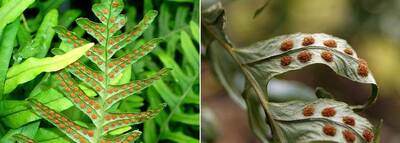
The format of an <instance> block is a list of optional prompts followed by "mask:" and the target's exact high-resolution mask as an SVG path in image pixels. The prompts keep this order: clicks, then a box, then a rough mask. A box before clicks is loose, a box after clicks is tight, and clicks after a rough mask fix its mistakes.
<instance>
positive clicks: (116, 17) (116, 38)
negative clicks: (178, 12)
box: [31, 0, 169, 143]
mask: <svg viewBox="0 0 400 143" xmlns="http://www.w3.org/2000/svg"><path fill="white" fill-rule="evenodd" d="M123 7H124V4H123V0H102V2H101V3H99V4H95V5H93V7H92V11H93V12H94V14H95V15H96V16H97V18H98V19H99V20H100V23H98V22H93V21H91V20H89V19H87V18H79V19H77V20H76V22H77V24H78V25H79V26H80V27H81V28H83V29H84V30H85V31H87V33H88V34H90V35H91V36H93V37H94V38H95V39H96V40H97V41H98V44H96V45H95V46H94V47H93V48H91V49H89V50H88V51H87V52H86V54H85V56H84V57H85V58H87V59H89V60H90V61H91V62H92V63H94V64H93V65H95V66H96V67H98V68H97V69H98V70H95V68H92V67H90V66H89V64H88V62H89V61H87V62H83V61H84V60H78V61H76V62H75V63H73V64H71V65H69V66H68V67H67V68H65V69H64V70H62V71H59V72H57V73H55V75H54V76H53V77H54V81H56V82H57V85H58V86H56V87H57V89H58V90H59V91H60V92H62V93H63V94H64V95H65V96H66V97H67V98H68V99H69V100H71V101H72V103H73V104H74V105H75V106H76V107H77V108H78V109H79V110H81V111H82V112H83V113H85V114H86V115H87V116H88V117H89V118H90V119H91V120H92V123H93V125H92V126H89V127H88V128H86V127H83V126H81V125H78V124H76V123H75V122H74V121H72V120H70V119H68V117H65V116H64V115H62V114H61V113H58V112H56V111H54V110H53V109H50V108H49V107H47V106H45V105H44V104H42V103H40V102H38V101H35V100H32V102H31V103H32V107H33V109H34V110H35V111H36V112H37V113H38V114H39V115H40V116H42V117H43V118H44V119H46V120H48V121H49V122H50V123H52V124H53V125H55V126H56V127H57V128H59V129H60V130H61V131H62V132H63V133H65V134H66V135H67V136H68V137H69V138H71V139H72V140H73V141H75V142H80V143H98V142H101V143H103V142H107V143H108V142H124V143H125V142H132V141H134V140H136V139H137V138H138V137H139V136H140V134H141V132H140V131H138V130H134V131H130V132H128V133H124V134H122V135H118V136H111V135H108V134H107V133H108V132H110V131H112V130H114V129H118V128H121V127H125V126H130V125H135V124H139V123H141V122H143V121H146V120H149V119H151V118H153V117H154V116H156V115H157V114H158V113H159V112H161V111H162V109H163V107H164V106H165V105H164V104H163V105H160V107H159V108H156V109H152V110H149V111H146V112H141V113H113V112H110V111H109V110H108V109H109V108H110V107H112V106H113V105H114V104H116V103H118V102H119V101H121V100H122V99H124V98H126V97H128V96H130V95H132V94H135V93H139V92H140V91H141V90H143V89H145V88H146V87H148V86H150V85H152V83H153V82H154V81H156V80H159V79H160V78H161V77H163V76H165V75H166V74H167V72H168V71H169V69H162V70H160V71H159V72H158V73H157V74H156V75H154V76H152V77H150V78H147V79H143V80H135V81H131V82H130V83H127V84H122V85H113V84H111V83H112V81H114V80H116V79H117V77H118V76H119V75H120V74H121V73H122V71H124V70H130V69H127V67H129V66H128V65H130V64H133V63H135V62H136V61H137V60H139V59H140V58H141V57H143V56H145V55H147V54H148V53H150V52H151V51H152V50H153V49H154V48H155V47H157V45H158V43H159V42H161V40H160V39H153V40H150V41H148V42H146V43H145V44H143V45H142V46H141V47H140V48H138V49H134V50H133V51H132V52H131V53H127V54H125V55H123V56H120V57H118V58H114V54H115V53H116V52H117V51H118V50H120V49H122V48H124V47H125V46H126V45H128V44H129V43H131V42H133V41H135V40H136V39H137V38H138V37H139V36H140V35H141V34H142V33H143V32H144V31H145V30H146V28H147V27H148V26H149V25H150V24H151V23H152V22H153V20H154V19H155V17H156V15H157V11H149V12H148V13H146V14H145V16H144V18H143V20H142V21H141V22H140V23H139V24H138V25H136V27H134V29H133V30H132V31H127V32H125V33H122V34H120V35H116V33H117V32H118V31H119V29H121V28H122V27H123V26H124V25H125V23H126V21H127V18H126V16H124V15H122V14H120V13H121V11H122V9H123ZM55 31H56V32H57V33H58V35H59V37H60V38H61V39H62V40H63V41H64V42H65V43H67V44H68V45H71V46H73V47H74V48H75V47H79V46H81V45H84V44H86V43H89V41H87V40H85V39H82V38H79V37H78V36H76V35H75V34H74V33H73V32H70V31H68V30H67V29H66V28H64V27H60V26H59V27H56V28H55ZM73 77H75V78H73ZM76 79H79V81H82V82H83V83H85V84H86V85H87V86H88V87H91V88H92V89H93V90H95V91H96V92H97V95H98V96H94V97H89V96H88V95H86V94H85V92H83V90H81V89H80V87H79V85H78V82H79V81H78V80H76Z"/></svg>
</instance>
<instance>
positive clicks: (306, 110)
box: [303, 105, 315, 116]
mask: <svg viewBox="0 0 400 143" xmlns="http://www.w3.org/2000/svg"><path fill="white" fill-rule="evenodd" d="M314 111H315V109H314V106H312V105H306V106H305V107H304V108H303V115H304V116H312V115H313V114H314Z"/></svg>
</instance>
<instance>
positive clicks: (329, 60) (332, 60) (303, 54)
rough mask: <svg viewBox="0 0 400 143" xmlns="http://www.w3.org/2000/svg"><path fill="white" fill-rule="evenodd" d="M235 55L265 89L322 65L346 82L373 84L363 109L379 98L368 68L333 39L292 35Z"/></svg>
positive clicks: (273, 39)
mask: <svg viewBox="0 0 400 143" xmlns="http://www.w3.org/2000/svg"><path fill="white" fill-rule="evenodd" d="M234 51H235V53H237V55H238V57H239V58H240V61H241V62H243V63H244V64H245V65H246V67H248V68H249V69H250V71H251V72H252V73H253V75H254V76H255V77H256V78H257V80H259V83H260V84H261V85H262V87H266V84H267V82H268V81H269V80H271V79H272V78H273V77H275V76H277V75H280V74H283V73H286V72H289V71H293V70H299V69H302V68H304V67H306V66H309V65H313V64H323V65H326V66H328V67H330V68H331V69H332V70H333V71H335V72H336V74H338V75H340V76H343V77H345V78H347V79H350V80H352V81H355V82H359V83H364V84H371V86H372V93H371V97H370V98H369V100H368V102H367V103H366V104H365V105H364V106H363V107H365V106H368V105H370V104H372V103H373V102H374V101H375V100H376V98H377V95H378V94H377V85H376V81H375V79H374V77H373V75H372V73H371V71H370V70H369V69H368V64H367V63H366V62H365V61H364V60H362V59H360V58H358V56H357V54H356V52H355V51H354V49H353V48H351V46H350V45H349V44H348V43H347V42H346V41H345V40H342V39H340V38H337V37H334V36H331V35H327V34H305V33H297V34H290V35H284V36H279V37H275V38H272V39H270V40H266V41H261V42H257V43H255V44H252V45H250V46H248V47H243V48H236V49H234Z"/></svg>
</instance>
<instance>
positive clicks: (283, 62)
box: [281, 56, 292, 66]
mask: <svg viewBox="0 0 400 143" xmlns="http://www.w3.org/2000/svg"><path fill="white" fill-rule="evenodd" d="M291 62H292V57H290V56H283V57H282V58H281V65H282V66H287V65H289V64H290V63H291Z"/></svg>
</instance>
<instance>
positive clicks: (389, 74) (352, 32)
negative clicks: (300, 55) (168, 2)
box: [202, 0, 400, 143]
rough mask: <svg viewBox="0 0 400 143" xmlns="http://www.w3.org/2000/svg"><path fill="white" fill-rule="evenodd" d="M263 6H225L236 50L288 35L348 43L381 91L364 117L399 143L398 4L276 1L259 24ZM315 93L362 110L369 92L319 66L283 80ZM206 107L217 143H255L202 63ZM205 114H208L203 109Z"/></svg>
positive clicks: (241, 0)
mask: <svg viewBox="0 0 400 143" xmlns="http://www.w3.org/2000/svg"><path fill="white" fill-rule="evenodd" d="M264 3H265V1H264V0H235V1H228V0H226V1H224V3H223V4H224V6H225V8H226V15H227V25H226V32H227V34H228V35H229V36H230V38H231V40H232V41H233V42H234V43H235V44H236V45H237V46H239V47H240V46H246V45H249V44H251V43H253V42H256V41H260V40H265V39H268V38H271V37H274V36H278V35H283V34H289V33H297V32H304V33H327V34H331V35H334V36H337V37H340V38H343V39H346V40H347V41H348V42H349V43H350V45H352V46H353V48H354V49H355V50H356V52H357V54H358V55H359V57H361V58H363V59H365V60H366V61H368V64H369V67H370V69H371V71H372V73H373V74H374V76H375V79H376V80H377V83H378V86H379V98H378V100H377V102H376V103H375V104H374V105H373V106H371V107H370V108H369V109H367V110H366V111H365V112H363V113H362V115H363V116H365V117H367V118H368V119H370V121H371V122H372V123H374V124H376V123H377V122H378V120H379V119H381V118H382V119H383V121H384V125H383V128H382V136H381V138H382V141H381V142H383V143H398V142H399V141H400V122H399V121H400V114H399V113H400V96H399V94H400V77H399V76H397V74H398V73H399V71H400V63H399V62H398V61H400V41H399V39H400V28H399V25H400V13H399V11H400V1H399V0H384V1H381V0H272V1H271V2H270V3H269V5H268V7H266V8H265V9H264V10H263V11H262V12H261V13H260V14H259V15H258V16H257V17H256V18H253V15H254V13H255V11H256V9H257V8H259V7H261V6H262V5H263V4H264ZM280 78H282V79H287V80H295V81H299V82H302V83H304V84H306V85H308V86H310V87H311V88H315V87H317V86H321V87H324V88H325V89H327V90H328V91H329V92H332V93H333V94H334V95H335V96H336V97H337V100H340V101H345V102H347V103H349V104H360V103H363V102H364V101H366V99H367V98H368V96H369V95H370V86H369V85H362V84H358V83H354V82H352V81H350V80H347V79H344V78H342V77H339V76H337V75H336V74H335V73H334V72H333V71H331V70H330V69H329V68H327V67H324V66H321V65H315V66H310V67H307V68H305V69H302V70H299V71H293V72H290V73H288V74H285V75H282V76H280ZM202 98H203V100H202V105H206V106H207V107H209V109H210V110H211V111H212V112H214V115H215V119H216V122H217V124H216V128H217V130H218V131H219V132H220V135H218V136H217V140H216V142H217V143H236V142H257V141H256V140H257V139H256V138H255V136H254V135H252V133H251V130H250V128H249V126H248V123H247V114H246V112H245V111H244V110H243V109H241V108H240V107H239V106H238V105H237V104H235V103H234V101H233V100H232V99H230V97H229V96H227V93H226V92H225V91H224V89H223V87H222V86H221V85H220V84H219V82H218V81H217V79H216V77H215V76H214V75H213V73H212V71H211V67H210V66H209V64H208V63H207V60H205V58H203V60H202ZM203 109H204V108H203Z"/></svg>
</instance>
